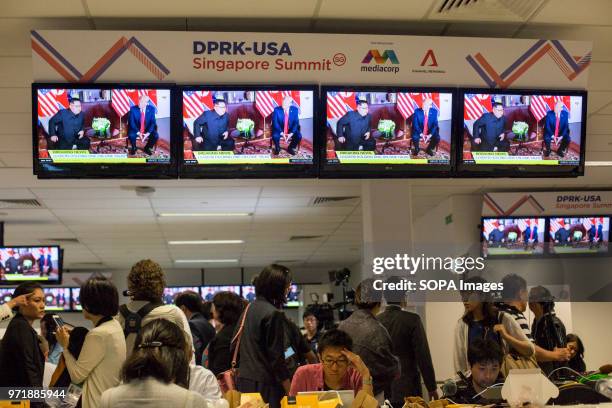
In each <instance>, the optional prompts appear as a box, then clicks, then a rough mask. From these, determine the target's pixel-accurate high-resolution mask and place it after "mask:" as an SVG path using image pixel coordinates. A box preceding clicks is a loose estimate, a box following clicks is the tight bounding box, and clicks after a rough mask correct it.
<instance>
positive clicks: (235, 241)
mask: <svg viewBox="0 0 612 408" xmlns="http://www.w3.org/2000/svg"><path fill="white" fill-rule="evenodd" d="M168 244H170V245H226V244H244V241H243V240H241V239H205V240H197V241H168Z"/></svg>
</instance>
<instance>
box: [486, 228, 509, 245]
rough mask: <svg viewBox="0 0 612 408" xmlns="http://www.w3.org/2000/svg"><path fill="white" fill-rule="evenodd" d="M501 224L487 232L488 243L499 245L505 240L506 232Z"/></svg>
mask: <svg viewBox="0 0 612 408" xmlns="http://www.w3.org/2000/svg"><path fill="white" fill-rule="evenodd" d="M505 229H506V227H504V225H503V224H500V225H499V226H498V227H497V229H494V230H493V231H491V232H490V233H489V245H496V246H501V244H502V243H504V242H506V234H505Z"/></svg>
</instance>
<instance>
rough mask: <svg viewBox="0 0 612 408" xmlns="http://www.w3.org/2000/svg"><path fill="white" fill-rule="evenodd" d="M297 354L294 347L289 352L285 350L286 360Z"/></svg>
mask: <svg viewBox="0 0 612 408" xmlns="http://www.w3.org/2000/svg"><path fill="white" fill-rule="evenodd" d="M294 354H295V351H294V350H293V347H291V346H289V348H288V349H287V350H285V360H286V359H288V358H289V357H291V356H292V355H294Z"/></svg>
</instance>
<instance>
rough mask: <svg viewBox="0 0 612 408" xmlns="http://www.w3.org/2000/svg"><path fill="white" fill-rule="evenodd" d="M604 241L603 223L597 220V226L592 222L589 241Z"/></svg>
mask: <svg viewBox="0 0 612 408" xmlns="http://www.w3.org/2000/svg"><path fill="white" fill-rule="evenodd" d="M602 241H603V225H601V222H597V227H596V226H595V224H591V228H589V242H590V243H591V244H592V243H594V242H595V243H598V242H602Z"/></svg>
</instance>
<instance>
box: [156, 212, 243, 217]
mask: <svg viewBox="0 0 612 408" xmlns="http://www.w3.org/2000/svg"><path fill="white" fill-rule="evenodd" d="M251 215H253V213H249V212H235V213H159V214H157V216H158V217H249V216H251Z"/></svg>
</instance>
